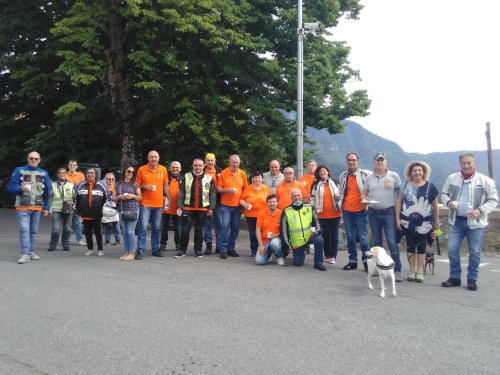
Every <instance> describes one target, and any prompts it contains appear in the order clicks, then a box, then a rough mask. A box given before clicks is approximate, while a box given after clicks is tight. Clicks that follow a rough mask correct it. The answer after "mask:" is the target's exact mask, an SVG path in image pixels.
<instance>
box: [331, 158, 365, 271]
mask: <svg viewBox="0 0 500 375" xmlns="http://www.w3.org/2000/svg"><path fill="white" fill-rule="evenodd" d="M346 161H347V170H346V171H344V172H342V173H341V174H340V176H339V190H340V197H339V201H338V203H337V206H338V207H339V208H341V209H342V218H343V220H344V228H345V233H346V236H347V250H348V252H349V263H347V264H346V265H345V266H344V268H343V270H344V271H350V270H355V269H357V268H358V251H357V250H356V241H357V240H358V241H359V243H360V245H361V254H362V257H361V260H362V261H363V266H364V268H365V271H368V265H367V263H366V255H365V253H366V251H368V250H370V243H369V242H368V220H367V216H366V210H365V206H364V205H363V203H361V201H362V199H363V198H362V193H363V189H364V187H365V182H366V178H367V177H368V176H369V175H370V173H371V171H368V170H365V169H361V168H359V156H358V154H357V153H355V152H350V153H348V154H347V155H346Z"/></svg>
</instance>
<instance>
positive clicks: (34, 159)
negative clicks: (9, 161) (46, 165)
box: [30, 158, 40, 161]
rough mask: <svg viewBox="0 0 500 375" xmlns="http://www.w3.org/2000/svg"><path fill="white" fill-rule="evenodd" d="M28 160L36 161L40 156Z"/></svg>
mask: <svg viewBox="0 0 500 375" xmlns="http://www.w3.org/2000/svg"><path fill="white" fill-rule="evenodd" d="M30 160H33V161H37V160H40V158H30Z"/></svg>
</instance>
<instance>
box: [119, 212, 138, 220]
mask: <svg viewBox="0 0 500 375" xmlns="http://www.w3.org/2000/svg"><path fill="white" fill-rule="evenodd" d="M120 218H121V219H122V220H127V221H128V220H137V211H133V210H126V211H122V212H121V216H120Z"/></svg>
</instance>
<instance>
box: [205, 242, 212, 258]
mask: <svg viewBox="0 0 500 375" xmlns="http://www.w3.org/2000/svg"><path fill="white" fill-rule="evenodd" d="M210 254H212V243H211V242H207V248H206V249H205V255H210Z"/></svg>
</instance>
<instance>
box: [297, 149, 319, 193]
mask: <svg viewBox="0 0 500 375" xmlns="http://www.w3.org/2000/svg"><path fill="white" fill-rule="evenodd" d="M317 167H318V164H317V163H316V160H312V159H311V160H308V161H307V168H306V174H305V175H303V176H302V177H301V178H299V181H300V182H301V184H302V185H303V186H304V189H305V190H306V193H307V196H305V197H303V198H302V200H303V201H304V202H305V203H309V201H310V200H309V196H310V195H311V187H312V185H313V183H315V182H316V177H315V176H314V172H316V168H317Z"/></svg>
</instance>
